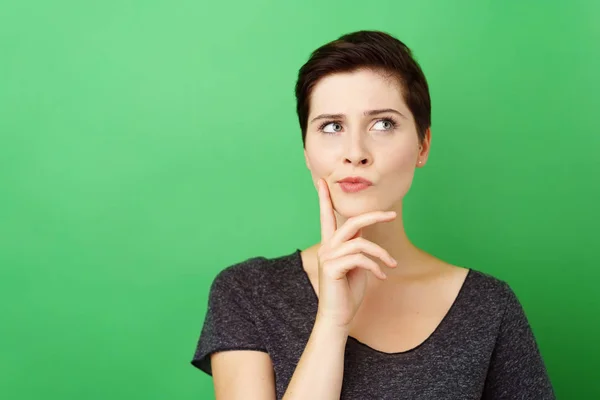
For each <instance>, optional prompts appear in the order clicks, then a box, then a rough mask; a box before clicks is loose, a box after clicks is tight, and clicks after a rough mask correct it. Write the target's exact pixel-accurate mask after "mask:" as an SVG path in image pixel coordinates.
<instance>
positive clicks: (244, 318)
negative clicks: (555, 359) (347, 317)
mask: <svg viewBox="0 0 600 400" xmlns="http://www.w3.org/2000/svg"><path fill="white" fill-rule="evenodd" d="M317 304H318V298H317V296H316V294H315V291H314V289H313V287H312V285H311V283H310V280H309V278H308V275H307V274H306V272H305V271H304V269H303V267H302V258H301V256H300V249H296V250H295V251H294V252H293V253H291V254H286V255H283V256H280V257H274V258H265V257H254V258H249V259H247V260H245V261H243V262H240V263H237V264H235V265H231V266H229V267H227V268H225V269H224V270H223V271H221V272H220V273H219V274H218V275H217V277H216V278H215V280H214V281H213V283H212V285H211V288H210V294H209V302H208V310H207V314H206V318H205V320H204V326H203V328H202V331H201V334H200V339H199V341H198V345H197V348H196V351H195V354H194V357H193V360H192V364H193V365H194V366H196V367H198V368H199V369H201V370H202V371H204V372H206V373H207V374H209V375H212V370H211V364H210V354H211V353H213V352H217V351H225V350H244V349H245V350H258V351H263V352H266V353H268V354H269V356H270V357H271V360H272V362H273V367H274V371H275V382H276V391H277V399H281V398H282V397H283V394H284V393H285V390H286V388H287V386H288V384H289V382H290V380H291V378H292V375H293V373H294V369H295V368H296V365H297V364H298V361H299V360H300V357H301V355H302V352H303V351H304V347H305V346H306V343H307V342H308V339H309V337H310V334H311V330H312V327H313V324H314V322H315V316H316V312H317ZM555 398H556V397H555V394H554V391H553V388H552V385H551V383H550V379H549V377H548V374H547V371H546V367H545V365H544V361H543V359H542V356H541V355H540V352H539V348H538V345H537V343H536V340H535V338H534V335H533V332H532V330H531V327H530V325H529V323H528V320H527V317H526V315H525V313H524V310H523V308H522V306H521V304H520V302H519V300H518V298H517V296H516V295H515V293H514V292H513V290H512V289H511V288H510V286H509V285H508V284H507V283H506V282H504V281H502V280H499V279H497V278H495V277H493V276H491V275H488V274H486V273H483V272H479V271H477V270H473V269H471V270H470V271H469V273H468V275H467V278H466V280H465V282H464V284H463V286H462V288H461V290H460V292H459V294H458V297H457V298H456V300H455V302H454V303H453V305H452V307H451V308H450V310H449V311H448V313H447V314H446V316H445V317H444V319H443V320H442V322H441V323H440V324H439V325H438V327H437V328H436V330H435V331H434V332H433V333H432V334H431V336H430V337H429V338H428V339H427V340H425V342H423V343H422V344H420V345H419V346H417V347H416V348H413V349H411V350H408V351H404V352H399V353H384V352H380V351H378V350H375V349H373V348H372V347H369V346H368V345H366V344H364V343H361V342H359V341H358V340H357V339H355V338H353V337H349V338H348V341H347V344H346V351H345V357H344V379H343V383H342V392H341V399H343V400H346V399H348V400H349V399H360V400H364V399H410V400H419V399H424V400H425V399H426V400H433V399H456V400H468V399H511V400H513V399H541V400H545V399H555Z"/></svg>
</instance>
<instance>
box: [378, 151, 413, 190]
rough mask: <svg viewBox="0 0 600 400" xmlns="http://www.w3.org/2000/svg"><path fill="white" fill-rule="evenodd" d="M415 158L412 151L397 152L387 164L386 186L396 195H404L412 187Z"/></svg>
mask: <svg viewBox="0 0 600 400" xmlns="http://www.w3.org/2000/svg"><path fill="white" fill-rule="evenodd" d="M414 164H415V160H414V157H413V155H412V154H411V153H410V154H409V153H406V154H404V153H403V154H397V155H396V156H395V157H391V158H390V162H389V163H388V164H387V165H386V166H385V168H384V170H385V176H386V186H387V187H389V188H390V193H391V194H392V195H393V196H394V197H402V196H404V195H405V194H406V193H407V192H408V190H409V189H410V187H411V185H412V181H413V177H414V174H415V165H414Z"/></svg>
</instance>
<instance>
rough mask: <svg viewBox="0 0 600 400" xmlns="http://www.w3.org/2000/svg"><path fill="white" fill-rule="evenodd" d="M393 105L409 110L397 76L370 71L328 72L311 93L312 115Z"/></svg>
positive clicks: (341, 112) (360, 110) (346, 112)
mask: <svg viewBox="0 0 600 400" xmlns="http://www.w3.org/2000/svg"><path fill="white" fill-rule="evenodd" d="M385 108H393V109H397V110H398V111H400V112H401V113H403V111H405V112H406V111H407V110H408V107H407V106H406V104H405V102H404V98H403V96H402V92H401V86H400V84H399V82H398V80H397V79H395V78H394V77H389V76H384V75H382V74H381V73H376V72H372V71H369V70H361V71H356V72H346V73H337V74H332V75H328V76H326V77H324V78H322V79H321V80H320V81H319V82H317V84H316V85H315V87H314V88H313V92H312V94H311V104H310V114H311V115H317V114H322V113H328V114H356V115H358V114H360V115H362V114H363V112H364V111H367V110H375V109H385Z"/></svg>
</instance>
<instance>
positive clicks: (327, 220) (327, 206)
mask: <svg viewBox="0 0 600 400" xmlns="http://www.w3.org/2000/svg"><path fill="white" fill-rule="evenodd" d="M317 185H318V192H319V210H320V214H321V243H323V242H327V241H329V240H330V239H331V237H332V236H333V234H334V233H335V231H336V230H337V222H336V220H335V214H334V213H333V205H332V204H331V196H330V193H329V188H328V186H327V182H326V181H325V180H324V179H321V178H319V181H318V182H317Z"/></svg>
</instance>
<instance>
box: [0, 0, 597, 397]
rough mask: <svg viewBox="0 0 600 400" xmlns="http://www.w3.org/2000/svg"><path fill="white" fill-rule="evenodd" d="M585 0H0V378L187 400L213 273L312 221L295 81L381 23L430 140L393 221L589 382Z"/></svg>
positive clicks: (592, 92) (593, 292)
mask: <svg viewBox="0 0 600 400" xmlns="http://www.w3.org/2000/svg"><path fill="white" fill-rule="evenodd" d="M599 20H600V3H599V2H597V1H592V0H590V1H584V0H580V1H570V2H566V1H561V2H558V1H541V0H540V1H529V2H524V1H517V0H513V1H502V2H501V1H494V2H492V1H476V0H473V1H441V0H440V1H411V2H407V1H389V2H383V1H372V2H370V3H369V2H365V1H354V2H352V3H349V2H346V1H344V2H343V1H314V0H313V1H305V0H303V1H294V2H284V1H274V0H273V1H266V0H260V1H254V2H252V3H249V2H243V1H238V2H236V4H231V3H228V2H215V3H213V2H210V3H208V2H202V1H190V0H184V1H166V0H155V1H150V0H144V1H114V0H105V1H102V2H80V1H65V0H56V1H53V2H41V1H40V2H30V1H24V0H22V1H17V0H13V1H8V2H3V4H2V6H1V7H0V50H1V51H0V135H1V141H0V266H1V269H0V296H1V298H0V300H1V301H0V313H1V315H2V323H1V324H0V335H1V340H0V354H1V357H0V360H1V361H0V392H1V393H3V395H2V397H3V398H6V399H41V398H45V399H145V400H148V399H202V398H206V399H209V398H212V396H213V394H212V386H211V380H210V378H209V377H208V376H205V375H203V374H202V373H201V372H200V371H198V370H196V369H194V368H193V367H192V366H191V365H190V364H189V361H190V360H191V357H192V354H193V351H194V348H195V345H196V340H197V337H198V334H199V333H200V328H201V326H202V321H203V318H204V313H205V311H206V301H207V295H208V287H209V284H210V282H211V280H212V278H213V277H214V276H215V274H216V273H217V272H218V271H220V270H221V269H223V268H225V267H226V266H227V265H229V264H232V263H234V262H238V261H241V260H243V259H245V258H248V257H252V256H257V255H264V256H276V255H282V254H285V253H289V252H292V251H293V250H295V248H297V247H300V248H303V247H307V246H309V245H311V244H313V243H316V242H318V240H319V218H318V203H317V196H316V193H315V190H314V188H313V186H312V182H311V180H310V175H309V173H308V171H307V170H306V168H305V166H304V160H303V156H302V141H301V136H300V132H299V127H298V123H297V120H296V115H295V111H294V110H295V108H294V107H295V104H294V98H293V86H294V83H295V78H296V73H297V70H298V68H299V67H300V66H301V65H302V63H303V62H304V61H305V60H306V59H307V57H308V55H309V53H310V52H311V51H312V50H313V49H315V48H316V47H318V46H319V45H321V44H324V43H325V42H328V41H330V40H333V39H335V38H336V37H338V36H339V35H341V34H343V33H347V32H350V31H354V30H359V29H379V30H384V31H387V32H390V33H392V34H394V35H396V36H397V37H398V38H399V39H401V40H403V41H405V42H406V43H407V44H408V45H409V46H410V47H411V48H412V49H413V50H414V52H415V55H416V57H417V58H418V60H419V61H420V62H421V64H422V67H423V69H424V71H425V73H426V75H427V77H428V79H429V82H430V86H431V93H432V97H433V126H432V151H431V156H430V159H429V163H428V164H427V167H426V168H424V169H422V170H419V171H418V172H417V176H416V178H415V182H414V185H413V188H412V189H411V192H410V193H409V195H408V197H407V199H406V209H405V213H406V223H407V229H408V231H409V234H410V236H411V237H412V239H413V240H414V241H415V242H416V243H417V244H418V245H420V246H421V247H423V248H425V249H426V250H428V251H430V252H432V253H434V254H436V255H437V256H439V257H441V258H444V259H446V260H447V261H449V262H453V263H457V264H460V265H463V266H468V267H471V268H475V269H479V270H481V271H486V272H489V273H492V274H494V275H496V276H497V277H499V278H501V279H505V280H507V281H508V282H509V283H510V284H511V285H512V286H513V288H514V289H515V291H516V292H517V294H518V295H519V297H520V299H521V301H522V303H523V304H524V306H525V308H526V311H527V313H528V315H529V318H530V321H531V323H532V326H533V329H534V332H535V334H536V336H537V338H538V342H539V344H540V347H541V349H542V353H543V355H544V357H545V360H546V362H547V366H548V369H549V372H550V375H551V379H552V381H553V383H554V385H555V387H556V390H557V394H558V395H559V397H560V398H562V399H584V400H587V399H592V398H600V382H599V380H600V377H599V370H598V367H597V360H598V358H600V345H598V337H599V336H600V324H599V321H598V317H599V314H600V312H599V311H600V297H599V295H598V289H597V288H598V279H599V278H600V273H599V272H598V266H599V262H598V252H597V251H598V246H599V239H600V238H599V236H598V234H597V226H598V222H599V221H600V188H599V186H600V178H599V177H598V176H599V174H600V156H599V152H600V134H599V133H598V125H599V124H598V110H599V108H600V96H599V92H600V77H599V71H600V44H599V43H600V24H599V23H598V21H599Z"/></svg>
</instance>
